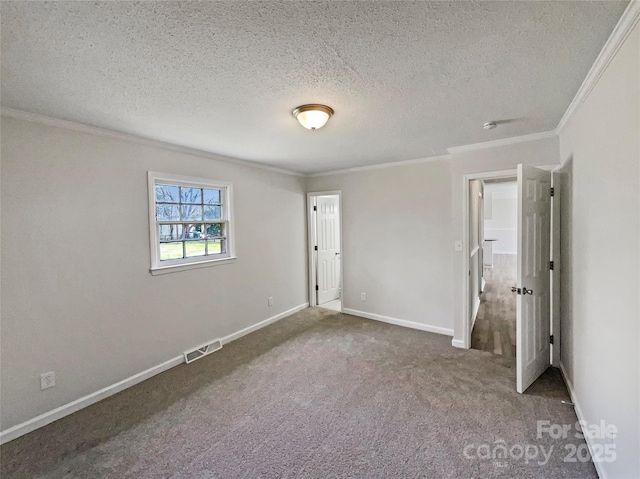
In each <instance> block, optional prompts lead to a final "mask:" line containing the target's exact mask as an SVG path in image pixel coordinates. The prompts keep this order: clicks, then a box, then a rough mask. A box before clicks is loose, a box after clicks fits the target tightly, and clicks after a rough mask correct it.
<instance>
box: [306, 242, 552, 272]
mask: <svg viewBox="0 0 640 479" xmlns="http://www.w3.org/2000/svg"><path fill="white" fill-rule="evenodd" d="M313 249H315V250H316V251H318V245H315V246H314V247H313ZM551 269H553V268H551Z"/></svg>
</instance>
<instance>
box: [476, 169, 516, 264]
mask: <svg viewBox="0 0 640 479" xmlns="http://www.w3.org/2000/svg"><path fill="white" fill-rule="evenodd" d="M484 237H485V238H492V239H496V240H497V241H494V242H493V252H494V254H517V252H518V241H517V239H518V183H517V182H515V181H510V182H504V183H502V182H501V183H485V186H484Z"/></svg>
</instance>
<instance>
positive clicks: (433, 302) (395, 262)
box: [307, 160, 453, 329]
mask: <svg viewBox="0 0 640 479" xmlns="http://www.w3.org/2000/svg"><path fill="white" fill-rule="evenodd" d="M307 189H308V191H310V192H311V191H328V190H342V211H343V218H342V225H343V236H342V238H343V249H344V251H343V254H342V264H343V268H344V271H343V275H344V285H343V291H344V298H343V302H344V304H343V306H344V307H345V308H348V309H353V310H357V311H362V312H365V313H373V314H377V315H381V316H387V317H391V318H395V319H400V320H405V321H412V322H417V323H421V324H424V325H429V326H434V327H436V328H438V327H440V328H447V329H451V327H452V321H451V317H452V313H453V309H452V306H453V305H452V300H453V297H452V290H451V274H452V271H451V262H452V258H453V238H452V237H451V228H450V222H451V176H450V168H449V163H448V161H447V160H438V161H431V162H425V163H419V164H412V165H404V166H394V167H391V168H381V169H370V170H363V171H358V172H352V173H345V174H339V175H328V176H322V177H315V178H309V179H308V181H307ZM361 292H366V293H367V300H366V302H363V301H362V300H361V299H360V293H361Z"/></svg>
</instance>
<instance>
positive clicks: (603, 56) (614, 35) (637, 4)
mask: <svg viewBox="0 0 640 479" xmlns="http://www.w3.org/2000/svg"><path fill="white" fill-rule="evenodd" d="M638 20H640V0H631V1H630V2H629V5H627V8H626V9H625V11H624V13H623V14H622V16H621V17H620V20H618V23H617V24H616V26H615V28H614V29H613V31H612V32H611V35H610V36H609V39H608V40H607V43H605V44H604V47H602V50H601V51H600V54H599V55H598V57H597V58H596V61H595V62H594V63H593V65H592V66H591V69H590V70H589V73H587V76H586V78H585V79H584V81H583V82H582V85H580V88H579V89H578V92H577V93H576V95H575V96H574V97H573V100H572V101H571V103H570V104H569V107H568V108H567V110H566V111H565V112H564V115H562V118H561V119H560V122H559V123H558V126H557V127H556V130H555V131H556V133H559V132H560V131H562V129H563V128H564V127H565V126H566V125H567V122H568V121H569V119H570V118H571V117H572V116H573V115H574V114H575V113H576V111H577V110H578V109H579V108H580V106H582V104H583V103H584V101H585V100H586V99H587V97H588V96H589V93H591V90H593V88H594V87H595V86H596V84H597V83H598V80H599V79H600V77H601V76H602V74H603V73H604V72H605V70H606V69H607V67H608V66H609V64H610V63H611V61H612V60H613V59H614V57H615V56H616V53H618V50H620V47H621V46H622V45H623V44H624V42H625V40H626V39H627V37H628V36H629V35H630V34H631V31H632V30H633V28H634V27H635V26H636V24H637V23H638Z"/></svg>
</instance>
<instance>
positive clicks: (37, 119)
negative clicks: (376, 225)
mask: <svg viewBox="0 0 640 479" xmlns="http://www.w3.org/2000/svg"><path fill="white" fill-rule="evenodd" d="M0 111H1V114H2V116H4V117H7V118H15V119H17V120H24V121H30V122H33V123H40V124H42V125H48V126H53V127H56V128H64V129H66V130H72V131H77V132H80V133H88V134H91V135H97V136H102V137H106V138H112V139H115V140H122V141H128V142H130V143H136V144H139V145H145V146H152V147H156V148H162V149H164V150H170V151H175V152H176V153H183V154H187V155H193V156H199V157H201V158H207V159H210V160H217V161H223V162H225V163H233V164H236V165H241V166H247V167H250V168H258V169H260V170H266V171H271V172H274V173H280V174H284V175H290V176H298V177H304V176H305V174H304V173H300V172H297V171H291V170H286V169H284V168H278V167H275V166H268V165H263V164H261V163H256V162H254V161H248V160H241V159H238V158H231V157H228V156H223V155H217V154H215V153H211V152H208V151H204V150H198V149H197V148H190V147H188V146H182V145H176V144H173V143H167V142H164V141H160V140H154V139H152V138H145V137H142V136H136V135H131V134H129V133H121V132H119V131H115V130H109V129H106V128H100V127H97V126H90V125H85V124H84V123H77V122H75V121H69V120H61V119H60V118H53V117H50V116H45V115H40V114H38V113H31V112H28V111H23V110H16V109H13V108H7V107H2V109H1V110H0Z"/></svg>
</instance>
